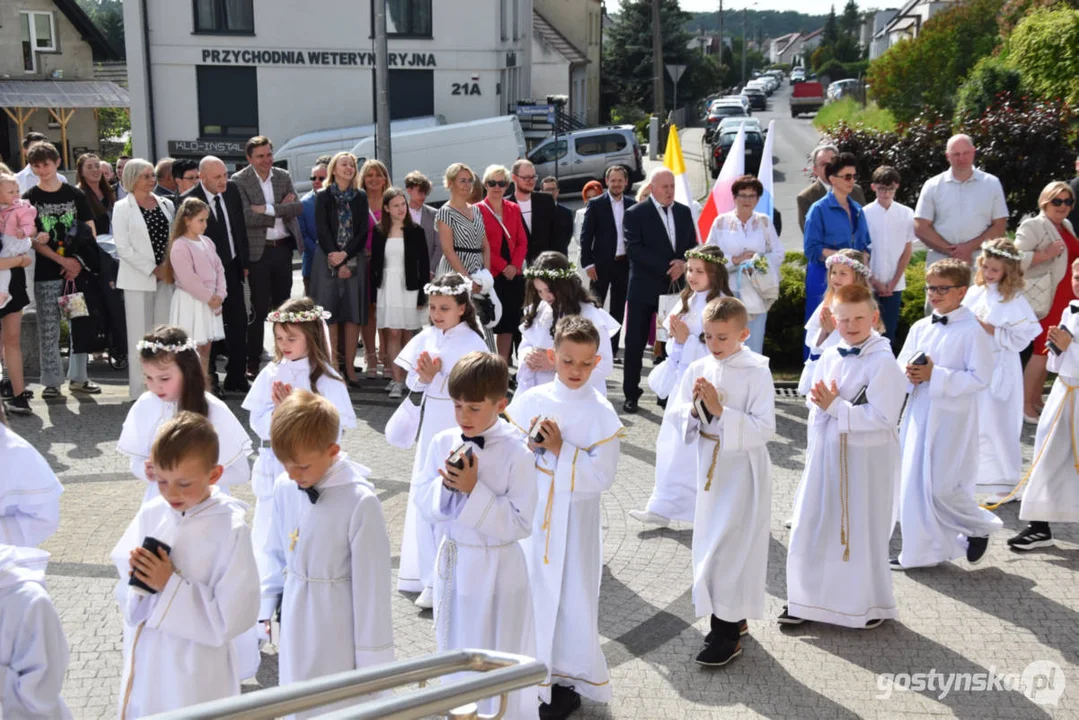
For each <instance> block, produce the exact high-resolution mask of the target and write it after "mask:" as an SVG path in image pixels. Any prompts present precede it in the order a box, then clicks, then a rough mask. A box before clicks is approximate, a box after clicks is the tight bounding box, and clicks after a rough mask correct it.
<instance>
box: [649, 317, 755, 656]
mask: <svg viewBox="0 0 1079 720" xmlns="http://www.w3.org/2000/svg"><path fill="white" fill-rule="evenodd" d="M703 321H704V340H705V343H706V344H707V345H708V350H709V354H708V355H707V356H705V357H703V358H701V359H700V360H697V361H696V362H694V363H693V364H692V365H690V366H689V368H688V369H687V370H686V372H685V374H684V375H683V376H682V383H681V385H680V387H679V389H678V394H677V396H676V398H675V401H676V402H677V403H678V411H679V414H680V415H679V417H680V421H681V422H680V424H681V427H682V436H683V438H684V439H685V442H686V444H687V445H689V447H685V448H671V449H670V450H669V452H696V453H697V509H696V513H695V514H694V517H693V605H694V608H695V609H696V611H697V616H698V617H704V616H708V617H709V618H710V623H711V632H709V633H708V636H707V637H706V638H705V648H704V650H702V651H701V652H700V653H699V654H698V655H697V663H698V664H700V665H706V666H712V667H718V666H720V665H726V664H727V663H729V662H730V661H731V660H733V659H734V658H736V657H738V656H739V655H741V654H742V645H741V643H740V642H739V639H738V638H739V636H740V635H741V634H743V633H744V632H748V626H747V625H746V621H747V620H748V618H761V617H764V588H765V580H766V579H767V574H768V532H769V528H770V519H771V510H772V463H771V460H770V459H769V458H768V441H769V440H770V439H771V438H772V435H773V434H774V433H775V428H776V419H775V386H774V385H773V383H772V373H771V372H770V371H769V370H768V358H766V357H764V356H763V355H758V354H756V353H755V352H753V351H752V350H750V349H748V348H746V347H744V346H743V345H742V343H743V342H745V340H746V338H748V337H749V327H748V324H749V315H748V313H747V312H746V307H745V305H743V304H742V302H741V301H740V300H738V299H737V298H733V297H723V298H717V299H716V300H713V301H712V302H710V303H708V306H707V307H706V308H705V309H704V314H703ZM702 415H703V416H702Z"/></svg>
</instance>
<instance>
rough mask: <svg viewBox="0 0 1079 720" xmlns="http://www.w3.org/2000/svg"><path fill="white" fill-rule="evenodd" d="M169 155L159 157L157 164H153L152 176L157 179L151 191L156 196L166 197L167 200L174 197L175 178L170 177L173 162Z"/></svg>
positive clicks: (175, 188)
mask: <svg viewBox="0 0 1079 720" xmlns="http://www.w3.org/2000/svg"><path fill="white" fill-rule="evenodd" d="M174 162H175V160H173V159H172V158H170V157H167V158H161V159H160V160H158V161H157V165H155V166H154V177H155V178H156V179H157V185H155V186H154V189H153V190H151V192H152V193H153V194H154V195H157V196H158V197H163V198H168V199H169V200H175V199H176V190H177V187H176V180H175V178H173V177H172V163H174Z"/></svg>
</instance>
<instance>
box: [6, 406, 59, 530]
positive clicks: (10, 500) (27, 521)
mask: <svg viewBox="0 0 1079 720" xmlns="http://www.w3.org/2000/svg"><path fill="white" fill-rule="evenodd" d="M0 462H2V463H3V467H4V472H3V474H2V475H0V545H17V546H22V547H35V546H37V545H40V544H41V543H43V542H45V541H46V540H47V539H48V538H49V537H50V536H51V535H52V534H53V533H54V532H56V528H57V527H59V525H60V494H61V493H62V492H64V488H63V486H62V485H60V481H59V480H57V479H56V473H54V472H53V471H52V468H51V467H49V463H48V462H46V461H45V458H43V457H41V453H39V452H38V451H37V450H35V449H34V446H33V445H31V444H30V443H28V442H26V440H24V439H22V438H21V437H19V435H18V434H17V433H16V432H15V431H14V430H12V429H11V428H9V427H8V426H7V419H6V417H5V416H4V410H3V408H2V407H0Z"/></svg>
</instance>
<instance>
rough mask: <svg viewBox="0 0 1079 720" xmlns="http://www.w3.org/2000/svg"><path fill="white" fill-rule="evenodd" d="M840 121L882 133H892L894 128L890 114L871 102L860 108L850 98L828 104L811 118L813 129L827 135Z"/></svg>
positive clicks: (856, 102)
mask: <svg viewBox="0 0 1079 720" xmlns="http://www.w3.org/2000/svg"><path fill="white" fill-rule="evenodd" d="M840 121H843V122H845V123H846V124H847V125H849V126H851V127H864V128H867V129H870V130H880V131H882V132H892V131H894V130H895V127H896V124H895V118H894V117H893V116H892V114H891V113H890V112H888V111H887V110H885V109H883V108H881V107H880V106H878V105H877V104H876V103H872V102H871V103H869V104H868V105H866V106H865V107H862V104H861V103H860V102H858V101H857V100H855V99H854V98H852V97H845V98H843V99H841V100H837V101H836V102H830V103H828V104H827V105H825V106H824V107H822V108H821V109H820V110H818V111H817V115H816V117H814V118H813V127H815V128H817V129H818V130H820V131H821V132H824V133H827V132H829V131H830V130H831V129H832V128H833V127H835V126H836V125H838V124H839V122H840Z"/></svg>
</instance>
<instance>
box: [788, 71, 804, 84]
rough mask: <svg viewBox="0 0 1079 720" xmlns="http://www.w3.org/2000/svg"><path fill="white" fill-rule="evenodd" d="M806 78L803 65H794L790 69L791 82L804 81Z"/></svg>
mask: <svg viewBox="0 0 1079 720" xmlns="http://www.w3.org/2000/svg"><path fill="white" fill-rule="evenodd" d="M805 79H806V69H805V68H804V67H796V68H794V69H793V70H791V84H792V85H793V84H794V83H800V82H804V81H805Z"/></svg>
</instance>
